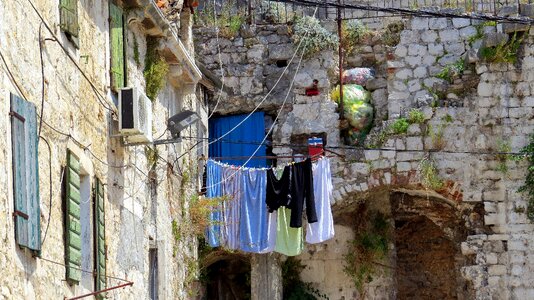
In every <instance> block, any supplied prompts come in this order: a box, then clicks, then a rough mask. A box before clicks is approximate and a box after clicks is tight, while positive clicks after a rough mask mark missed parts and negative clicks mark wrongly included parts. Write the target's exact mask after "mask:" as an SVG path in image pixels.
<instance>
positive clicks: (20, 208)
mask: <svg viewBox="0 0 534 300" xmlns="http://www.w3.org/2000/svg"><path fill="white" fill-rule="evenodd" d="M11 136H12V151H13V190H14V200H15V211H14V213H15V214H14V215H15V232H16V234H15V238H16V240H17V243H18V244H19V246H21V247H27V248H28V249H31V250H35V251H40V250H41V211H40V206H39V205H40V203H39V172H38V171H39V163H38V158H37V157H38V155H37V150H38V142H39V139H38V136H37V114H36V110H35V105H33V103H31V102H28V101H25V100H23V99H22V98H20V97H18V96H16V95H13V94H12V95H11Z"/></svg>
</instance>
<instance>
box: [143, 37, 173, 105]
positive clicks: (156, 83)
mask: <svg viewBox="0 0 534 300" xmlns="http://www.w3.org/2000/svg"><path fill="white" fill-rule="evenodd" d="M157 45H158V39H157V38H154V37H147V40H146V46H147V49H146V56H145V70H144V72H143V75H144V76H145V84H146V87H145V90H146V95H147V97H148V98H150V100H152V101H154V100H155V99H156V97H157V96H158V94H159V92H160V90H161V89H162V88H163V87H164V86H165V77H167V73H168V72H169V65H168V64H167V62H166V61H165V59H164V58H163V57H161V55H160V54H159V53H158V50H157V49H156V48H157Z"/></svg>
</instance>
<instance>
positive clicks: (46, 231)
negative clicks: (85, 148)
mask: <svg viewBox="0 0 534 300" xmlns="http://www.w3.org/2000/svg"><path fill="white" fill-rule="evenodd" d="M39 138H40V139H42V140H43V141H44V142H45V143H46V146H47V147H48V183H49V189H50V190H49V194H50V195H49V200H48V219H47V224H46V229H45V232H44V236H43V240H42V241H41V248H42V247H43V245H44V242H45V241H46V235H47V234H48V227H49V226H50V218H51V216H52V147H50V143H49V142H48V141H47V140H46V139H45V138H44V137H42V136H39Z"/></svg>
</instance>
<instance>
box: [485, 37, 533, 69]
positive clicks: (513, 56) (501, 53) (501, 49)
mask: <svg viewBox="0 0 534 300" xmlns="http://www.w3.org/2000/svg"><path fill="white" fill-rule="evenodd" d="M522 42H523V36H519V35H518V33H517V32H516V33H514V34H513V35H512V37H511V38H510V40H509V41H507V42H502V43H500V44H498V45H497V46H495V47H482V48H480V50H479V53H480V57H482V58H483V59H484V60H486V61H487V62H490V63H515V62H516V61H517V52H518V50H519V47H520V46H521V43H522Z"/></svg>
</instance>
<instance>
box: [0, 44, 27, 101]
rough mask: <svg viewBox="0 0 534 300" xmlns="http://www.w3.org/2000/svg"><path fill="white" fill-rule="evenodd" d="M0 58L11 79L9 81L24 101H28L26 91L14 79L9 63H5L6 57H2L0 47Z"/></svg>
mask: <svg viewBox="0 0 534 300" xmlns="http://www.w3.org/2000/svg"><path fill="white" fill-rule="evenodd" d="M0 58H2V62H3V63H4V66H5V68H6V71H7V73H8V75H9V78H10V80H11V83H13V85H14V86H15V87H16V88H17V90H18V91H19V93H20V95H21V96H22V98H24V99H25V100H26V101H28V97H26V93H24V91H22V88H21V87H20V85H19V83H18V82H17V80H16V79H15V76H14V75H13V72H11V69H10V68H9V65H8V64H7V61H6V58H5V57H4V54H3V53H2V50H1V49H0Z"/></svg>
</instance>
